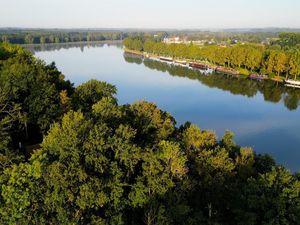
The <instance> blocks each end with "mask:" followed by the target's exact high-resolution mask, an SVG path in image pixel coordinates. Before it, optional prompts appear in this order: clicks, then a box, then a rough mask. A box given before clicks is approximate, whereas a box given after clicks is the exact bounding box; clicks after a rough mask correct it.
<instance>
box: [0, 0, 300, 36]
mask: <svg viewBox="0 0 300 225" xmlns="http://www.w3.org/2000/svg"><path fill="white" fill-rule="evenodd" d="M0 1H2V4H1V5H2V7H1V8H0V21H1V22H0V27H9V28H33V29H34V28H36V29H38V28H40V29H47V28H52V29H55V28H58V29H72V28H75V29H76V28H77V29H180V30H182V29H200V30H201V29H206V30H207V29H215V30H222V29H251V28H254V29H255V28H258V29H259V28H291V29H293V28H294V29H297V28H300V17H299V16H298V9H299V8H300V2H299V1H297V0H286V1H285V2H282V1H280V0H273V1H272V0H264V1H262V0H252V1H250V0H228V1H221V0H210V1H202V0H200V1H199V0H198V1H196V0H187V1H185V2H182V1H171V0H165V1H159V0H152V1H151V2H149V1H138V0H127V1H121V0H115V1H109V0H102V1H97V0H86V1H84V2H83V1H79V0H72V1H71V0H64V1H62V0H52V1H48V0H47V1H46V0H27V1H18V0H10V1H4V0H0Z"/></svg>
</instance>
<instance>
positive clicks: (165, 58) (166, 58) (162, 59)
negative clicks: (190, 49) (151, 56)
mask: <svg viewBox="0 0 300 225" xmlns="http://www.w3.org/2000/svg"><path fill="white" fill-rule="evenodd" d="M159 59H160V60H161V61H167V62H173V58H171V57H162V56H161V57H159Z"/></svg>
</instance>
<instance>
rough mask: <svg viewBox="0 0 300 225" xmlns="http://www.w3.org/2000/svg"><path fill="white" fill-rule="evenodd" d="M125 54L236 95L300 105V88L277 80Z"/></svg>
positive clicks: (294, 106) (129, 59)
mask: <svg viewBox="0 0 300 225" xmlns="http://www.w3.org/2000/svg"><path fill="white" fill-rule="evenodd" d="M123 56H124V59H125V61H126V62H128V63H135V64H142V63H143V64H144V65H145V66H146V67H148V68H150V69H152V70H157V71H161V72H168V73H169V74H170V75H171V76H177V77H187V78H189V79H191V80H197V81H199V82H200V83H201V84H204V85H206V86H208V87H210V88H218V89H221V90H223V91H228V92H230V93H231V94H234V95H242V96H247V97H254V96H256V95H257V93H258V92H259V93H261V94H262V95H263V97H264V100H265V101H267V102H272V103H279V104H284V106H285V107H286V108H288V109H289V110H296V109H297V108H298V106H299V102H300V90H299V89H293V88H288V87H285V86H284V85H283V84H281V83H278V82H275V81H271V80H264V81H255V80H250V79H245V78H238V77H233V76H229V75H223V74H212V75H204V74H203V73H201V72H200V71H198V70H192V69H189V68H186V67H181V66H176V65H170V64H167V63H164V62H160V61H154V60H150V59H145V60H143V58H142V57H140V56H139V55H134V54H130V53H124V54H123Z"/></svg>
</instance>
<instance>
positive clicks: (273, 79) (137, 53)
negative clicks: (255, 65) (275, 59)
mask: <svg viewBox="0 0 300 225" xmlns="http://www.w3.org/2000/svg"><path fill="white" fill-rule="evenodd" d="M123 50H124V52H127V53H131V54H136V55H140V56H143V57H144V58H151V57H153V58H157V59H159V58H160V57H165V56H160V55H156V54H153V53H146V52H141V51H136V50H131V49H128V48H124V49H123ZM173 60H177V59H175V58H174V59H173ZM180 60H184V61H186V62H187V63H203V64H205V65H207V66H208V67H209V68H211V69H213V70H214V71H216V70H215V69H216V68H217V67H220V66H218V65H215V64H212V63H208V62H204V61H200V60H198V61H192V60H190V59H180ZM223 68H225V69H228V71H229V70H234V69H233V68H230V67H223ZM228 71H227V72H228ZM216 72H217V71H216ZM231 75H234V76H238V77H241V78H250V75H245V74H234V73H232V74H231ZM256 80H258V79H256ZM263 80H272V81H275V82H279V83H284V78H283V77H277V76H276V77H274V78H269V77H265V78H264V79H263Z"/></svg>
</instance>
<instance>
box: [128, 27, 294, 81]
mask: <svg viewBox="0 0 300 225" xmlns="http://www.w3.org/2000/svg"><path fill="white" fill-rule="evenodd" d="M279 37H280V39H279V40H278V41H277V42H275V43H273V45H269V46H267V45H262V44H255V43H254V44H253V43H251V44H250V43H248V44H236V45H233V46H218V45H204V46H198V45H193V44H166V43H163V42H157V41H153V40H151V39H149V38H148V39H147V38H143V37H139V36H137V37H128V38H126V39H124V42H123V43H124V45H125V47H126V48H128V49H130V50H135V51H139V52H147V53H149V54H156V55H162V56H169V57H173V58H177V59H188V60H192V61H202V62H206V63H210V64H214V65H218V66H225V67H229V68H234V69H237V70H238V71H239V72H240V73H241V74H245V75H249V74H250V73H252V72H254V73H261V74H264V75H268V77H269V78H273V77H274V76H277V77H278V78H279V77H281V79H283V78H286V77H291V78H293V79H298V78H299V76H300V48H299V44H300V41H299V40H300V33H282V34H280V35H279Z"/></svg>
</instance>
